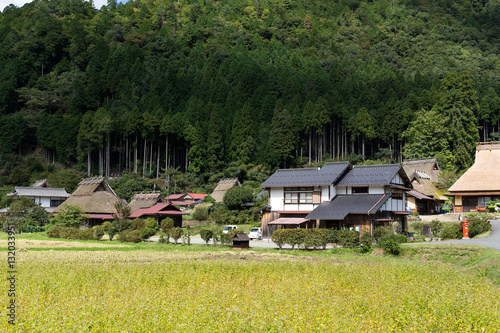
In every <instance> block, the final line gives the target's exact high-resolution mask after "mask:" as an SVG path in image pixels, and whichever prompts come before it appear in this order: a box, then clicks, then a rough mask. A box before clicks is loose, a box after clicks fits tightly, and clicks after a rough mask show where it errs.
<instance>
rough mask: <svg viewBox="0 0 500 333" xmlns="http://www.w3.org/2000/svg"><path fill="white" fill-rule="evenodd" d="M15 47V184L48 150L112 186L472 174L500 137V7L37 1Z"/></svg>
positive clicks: (3, 121)
mask: <svg viewBox="0 0 500 333" xmlns="http://www.w3.org/2000/svg"><path fill="white" fill-rule="evenodd" d="M0 41H1V42H0V43H1V44H0V64H1V66H0V154H1V156H0V173H1V174H0V176H1V177H2V178H1V179H2V182H3V183H6V182H8V181H9V180H8V179H10V182H14V180H12V178H8V176H9V175H10V174H11V173H12V172H14V171H15V170H16V167H18V166H19V165H21V161H22V159H23V156H26V155H28V154H32V153H33V152H37V151H38V152H40V151H42V150H43V155H42V156H43V157H44V158H45V160H46V161H47V162H48V163H54V162H57V163H61V164H63V165H66V166H68V167H74V168H78V169H79V170H80V171H85V173H89V174H94V175H95V174H104V175H110V174H111V175H112V174H120V173H122V172H124V171H131V172H136V173H138V174H142V175H146V176H154V175H156V174H157V173H161V172H163V171H162V170H163V169H165V168H178V169H179V170H180V171H189V172H193V173H197V174H205V175H209V174H213V173H215V172H217V171H220V170H222V169H224V168H227V166H228V165H229V163H231V162H236V163H237V164H236V165H238V164H249V163H251V164H255V165H256V164H264V165H267V166H268V167H270V168H274V167H294V166H301V165H304V164H307V163H319V162H321V161H323V160H325V159H335V160H338V159H346V158H349V159H351V160H363V159H375V158H386V159H388V158H393V159H394V160H395V161H401V160H402V159H403V158H415V157H429V156H437V157H438V159H439V161H440V163H441V166H442V167H447V168H455V167H457V168H459V169H463V168H465V167H468V166H469V165H470V164H471V163H472V162H473V157H474V146H475V142H477V141H480V140H481V141H485V140H490V139H495V138H498V137H499V136H500V134H498V132H500V130H499V123H500V98H499V93H500V92H499V90H500V82H499V77H500V49H499V46H500V2H499V1H498V0H489V1H486V0H482V1H474V0H468V1H463V0H454V1H452V0H443V1H433V0H408V1H398V0H393V1H358V0H340V1H310V0H309V1H307V0H245V1H242V0H219V1H216V0H174V1H170V0H167V1H146V0H142V1H140V0H135V1H130V2H128V3H126V4H117V3H116V2H115V1H114V0H110V1H109V2H108V6H103V7H102V8H99V9H94V8H93V7H92V5H91V4H90V3H89V2H85V1H81V0H53V1H41V0H36V1H34V2H32V3H29V4H27V5H25V6H23V7H22V8H17V7H15V6H9V7H6V8H5V9H3V12H2V13H1V14H0ZM233 165H234V163H233Z"/></svg>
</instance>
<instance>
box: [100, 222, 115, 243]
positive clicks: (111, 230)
mask: <svg viewBox="0 0 500 333" xmlns="http://www.w3.org/2000/svg"><path fill="white" fill-rule="evenodd" d="M102 227H103V228H104V232H105V233H107V234H108V237H109V241H112V240H113V238H114V237H115V235H116V233H117V232H118V231H117V230H116V229H115V227H113V224H112V223H111V222H109V221H106V222H104V223H103V224H102Z"/></svg>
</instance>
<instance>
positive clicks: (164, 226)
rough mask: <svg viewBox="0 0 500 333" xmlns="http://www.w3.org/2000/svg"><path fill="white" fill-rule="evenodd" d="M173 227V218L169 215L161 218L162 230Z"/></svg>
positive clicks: (166, 230)
mask: <svg viewBox="0 0 500 333" xmlns="http://www.w3.org/2000/svg"><path fill="white" fill-rule="evenodd" d="M173 227H174V220H172V218H171V217H166V218H164V219H163V220H161V223H160V228H161V230H162V231H165V232H168V231H169V230H170V229H172V228H173Z"/></svg>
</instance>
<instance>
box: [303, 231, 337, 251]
mask: <svg viewBox="0 0 500 333" xmlns="http://www.w3.org/2000/svg"><path fill="white" fill-rule="evenodd" d="M295 230H298V229H295ZM328 234H329V232H328V231H327V230H325V229H306V231H305V233H304V248H306V249H309V248H311V247H312V248H314V249H315V250H316V249H318V248H320V247H323V248H325V247H326V243H327V238H328Z"/></svg>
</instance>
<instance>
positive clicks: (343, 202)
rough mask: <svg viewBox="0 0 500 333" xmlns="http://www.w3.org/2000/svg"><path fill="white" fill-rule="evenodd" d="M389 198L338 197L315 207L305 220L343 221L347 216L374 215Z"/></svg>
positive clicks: (375, 196)
mask: <svg viewBox="0 0 500 333" xmlns="http://www.w3.org/2000/svg"><path fill="white" fill-rule="evenodd" d="M389 197H390V196H389V195H388V194H361V195H339V196H336V197H335V198H333V199H332V201H326V202H323V203H322V204H321V205H319V206H318V207H316V209H314V210H313V211H312V212H311V213H309V214H308V215H307V216H306V219H310V220H315V219H321V220H343V219H345V218H346V216H347V215H349V214H375V213H376V212H377V211H378V210H379V209H380V207H382V205H383V204H384V203H385V202H386V201H387V199H389Z"/></svg>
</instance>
